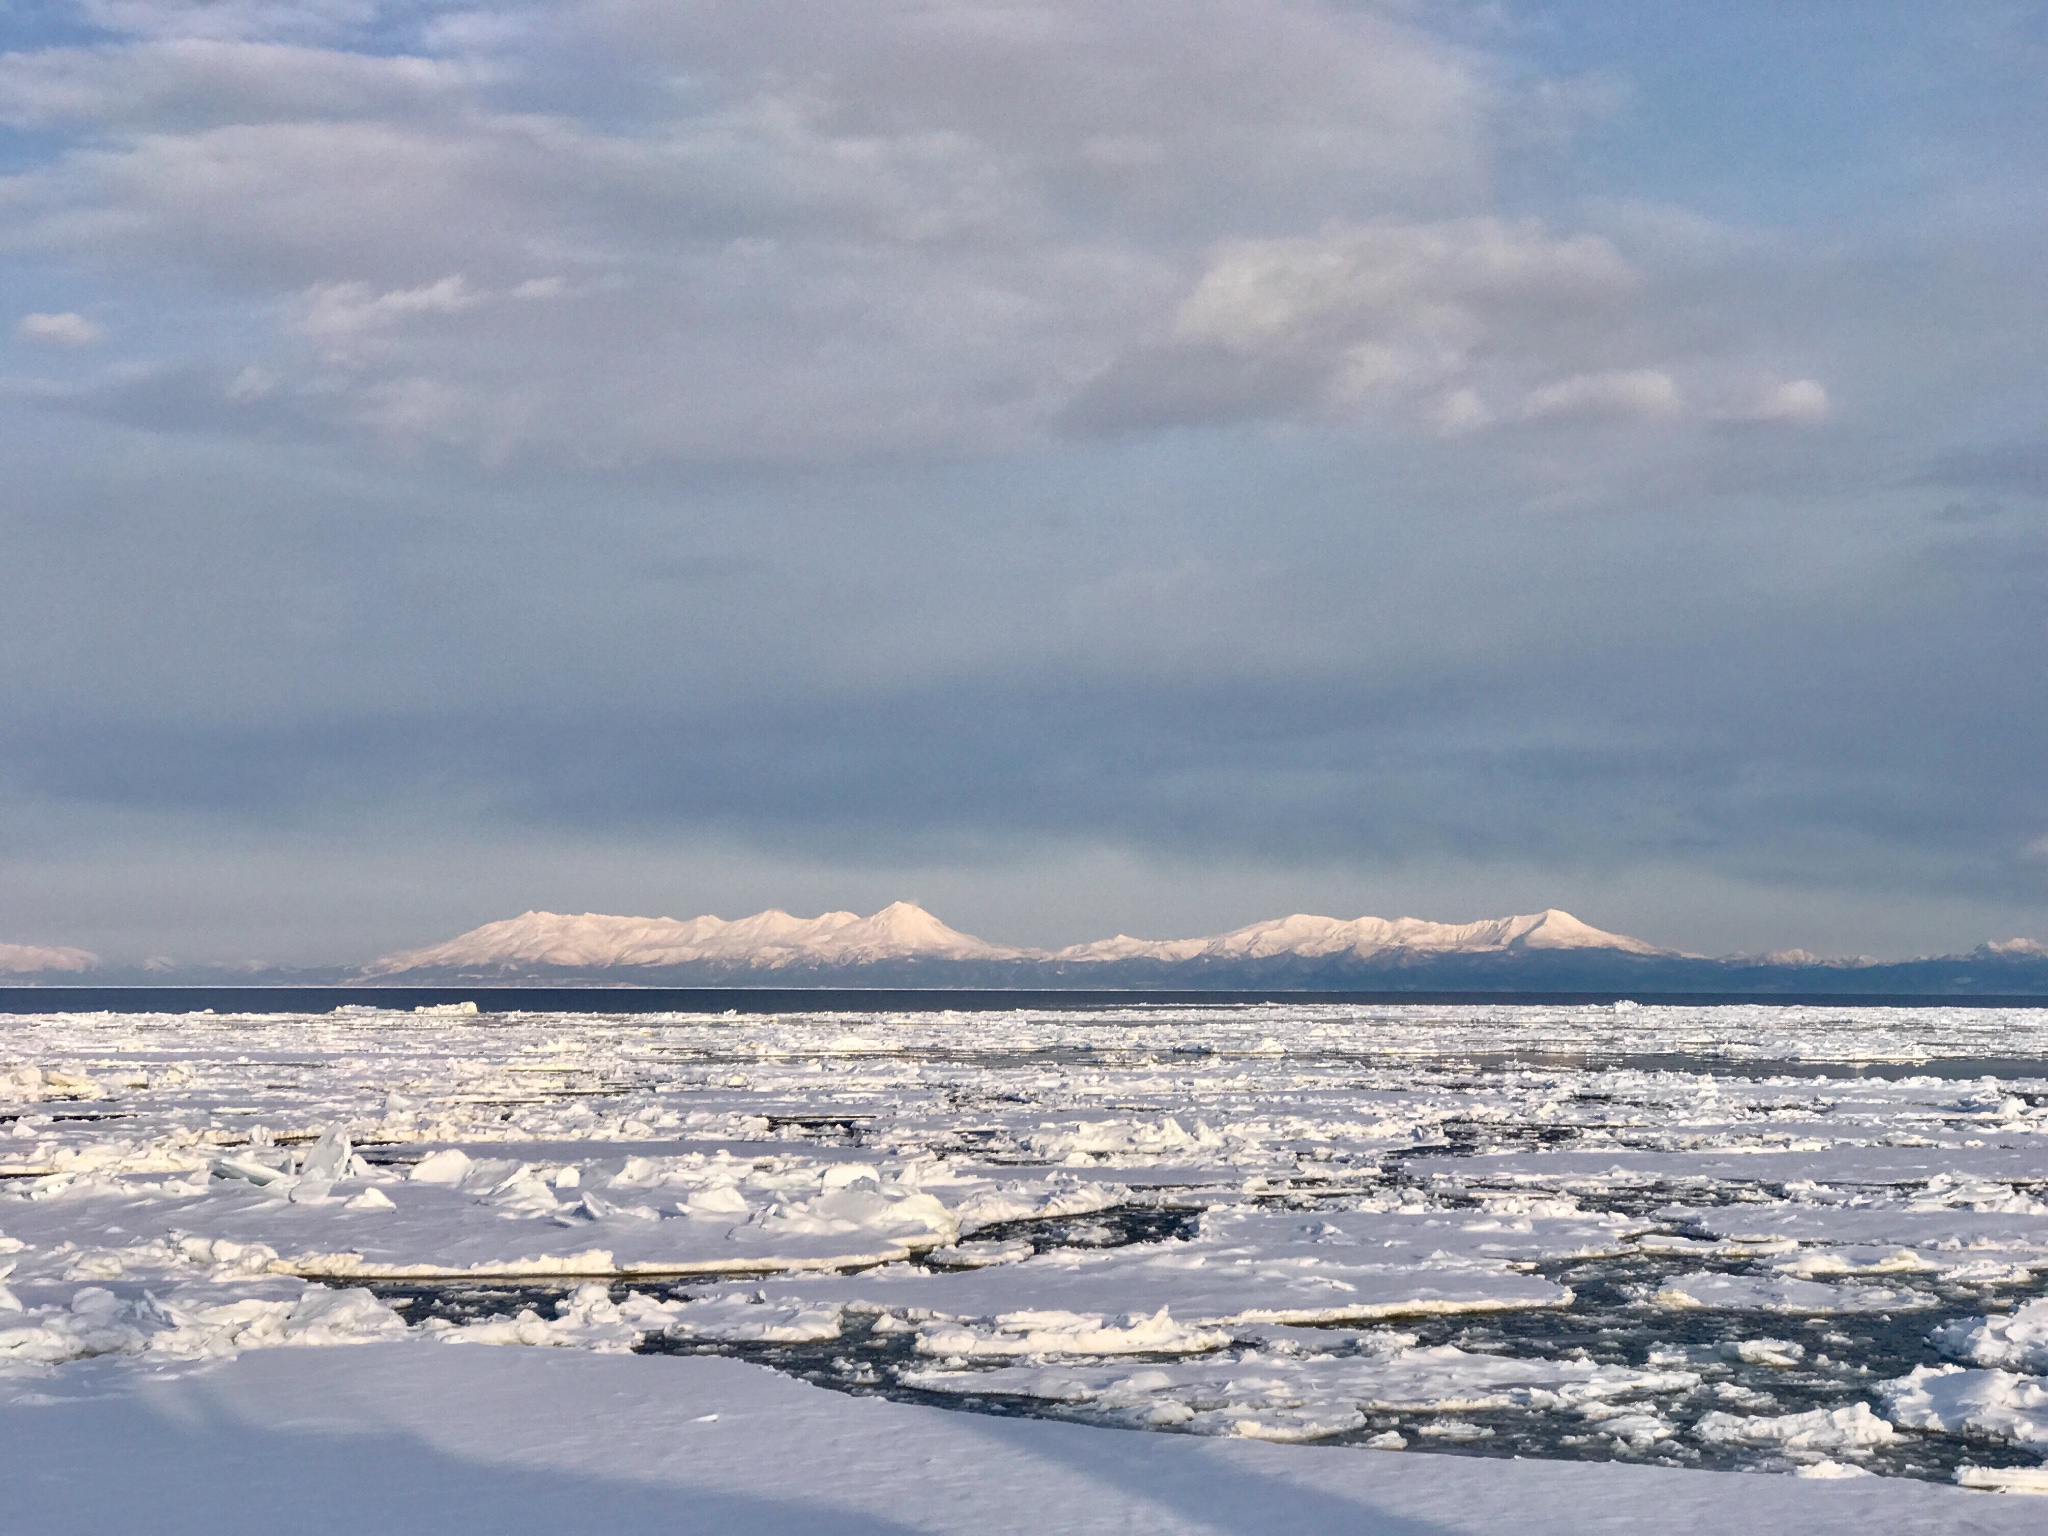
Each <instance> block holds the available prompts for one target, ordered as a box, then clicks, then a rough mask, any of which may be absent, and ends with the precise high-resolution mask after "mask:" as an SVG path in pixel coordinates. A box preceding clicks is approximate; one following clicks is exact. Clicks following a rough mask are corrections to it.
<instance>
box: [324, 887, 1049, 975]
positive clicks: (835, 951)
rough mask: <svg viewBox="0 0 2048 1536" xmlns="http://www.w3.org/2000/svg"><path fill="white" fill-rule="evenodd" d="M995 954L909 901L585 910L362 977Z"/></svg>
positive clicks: (501, 927)
mask: <svg viewBox="0 0 2048 1536" xmlns="http://www.w3.org/2000/svg"><path fill="white" fill-rule="evenodd" d="M1023 954H1024V952H1023V951H1021V950H1015V949H1004V948H1001V947H1000V946H997V945H994V944H989V943H987V942H985V941H984V940H981V939H977V938H976V937H974V935H972V934H969V933H961V932H959V931H957V930H956V929H952V928H948V927H947V926H946V925H945V924H944V923H942V922H940V921H939V920H938V919H937V918H936V917H934V916H932V914H931V913H929V912H927V911H925V910H924V908H922V907H920V906H918V905H916V904H915V903H913V902H907V901H898V902H893V903H891V904H890V905H889V906H886V907H884V908H883V909H882V910H881V911H879V912H877V913H875V914H874V915H873V916H872V917H862V916H860V915H859V914H858V913H855V912H826V913H823V914H821V915H820V916H818V917H813V918H803V917H793V916H791V915H790V914H789V913H787V912H784V911H782V910H781V909H780V908H776V907H771V908H769V909H768V910H767V911H765V912H757V913H755V914H754V915H753V916H752V917H742V918H736V919H733V920H731V921H727V920H726V919H725V918H722V917H709V916H706V917H694V918H691V919H690V920H689V921H687V922H679V921H677V920H676V919H675V918H672V917H613V916H608V915H606V914H604V913H598V912H585V913H582V914H580V915H578V916H573V917H572V916H568V915H565V914H563V913H559V912H525V913H522V914H521V915H520V916H518V917H513V918H506V919H504V920H502V921H499V922H495V923H485V924H484V925H483V926H482V927H480V928H472V929H471V930H470V931H469V932H468V933H464V934H459V935H457V936H456V937H455V938H452V939H450V940H448V941H447V942H446V943H443V944H436V945H432V946H430V947H428V948H426V949H414V950H406V951H404V952H402V953H400V954H395V955H386V956H384V957H383V958H382V959H379V960H374V961H372V962H371V963H370V964H369V965H367V966H365V967H364V968H363V971H362V975H363V976H364V977H365V978H366V979H367V978H372V977H377V978H382V977H394V976H403V975H406V974H408V973H412V972H419V971H449V970H454V971H464V972H471V973H475V972H484V973H491V972H496V973H499V974H507V973H513V972H519V971H527V970H609V969H612V968H614V967H642V968H645V967H659V966H680V965H714V966H724V967H731V968H735V969H745V970H783V969H787V968H789V967H792V966H796V967H811V966H838V965H865V964H871V963H873V962H875V961H878V960H916V959H943V960H1008V959H1019V958H1022V957H1023Z"/></svg>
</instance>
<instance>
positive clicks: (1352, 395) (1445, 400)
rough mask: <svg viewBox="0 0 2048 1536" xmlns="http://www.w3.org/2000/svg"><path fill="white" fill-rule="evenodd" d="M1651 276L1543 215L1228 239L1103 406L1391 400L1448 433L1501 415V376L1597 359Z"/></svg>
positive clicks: (1137, 413) (1157, 412)
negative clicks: (1495, 392)
mask: <svg viewBox="0 0 2048 1536" xmlns="http://www.w3.org/2000/svg"><path fill="white" fill-rule="evenodd" d="M1638 286H1639V282H1638V279H1637V276H1636V274H1635V272H1634V271H1633V269H1632V268H1631V267H1630V265H1629V263H1628V262H1627V260H1626V259H1625V258H1624V257H1623V256H1622V254H1621V252H1620V251H1618V250H1617V249H1616V248H1615V247H1614V246H1613V245H1612V244H1610V243H1609V242H1608V241H1606V240H1605V239H1602V238H1601V237H1599V236H1597V235H1589V234H1569V235H1558V234H1553V233H1552V232H1551V231H1550V230H1548V229H1547V228H1545V227H1544V226H1543V225H1542V224H1540V223H1538V222H1536V221H1533V220H1522V221H1507V220H1501V219H1492V218H1469V219H1455V220H1433V221H1428V222H1420V223H1418V222H1409V221H1393V220H1382V221H1378V222H1376V223H1373V224H1370V225H1365V226H1359V227H1354V228H1347V229H1337V230H1332V231H1329V232H1327V233H1325V234H1322V235H1318V236H1314V237H1308V238H1295V239H1285V240H1246V241H1233V242H1230V243H1228V244H1226V245H1224V246H1222V247H1220V248H1218V249H1217V250H1216V251H1215V252H1214V253H1213V254H1212V255H1211V258H1210V260H1209V263H1208V266H1207V268H1206V270H1205V271H1204V272H1203V273H1202V275H1201V277H1200V278H1199V279H1198V280H1197V281H1196V282H1195V284H1194V286H1193V288H1192V289H1191V291H1190V292H1189V293H1188V294H1187V296H1186V297H1185V299H1183V301H1182V302H1181V303H1180V305H1179V306H1178V308H1177V309H1176V311H1175V313H1174V315H1173V318H1172V321H1171V323H1170V325H1169V327H1168V328H1167V330H1166V334H1165V335H1164V336H1163V337H1160V338H1158V339H1155V340H1152V341H1149V342H1146V343H1143V344H1141V345H1140V346H1138V347H1136V348H1133V349H1131V350H1130V351H1128V352H1126V353H1125V354H1124V355H1123V356H1122V357H1120V358H1119V359H1117V360H1116V362H1115V363H1113V364H1112V365H1111V367H1110V368H1109V369H1108V370H1106V371H1105V373H1104V374H1103V375H1102V377H1101V378H1100V379H1099V380H1098V382H1097V385H1096V387H1095V390H1094V392H1093V396H1092V399H1091V400H1090V401H1089V402H1088V407H1089V408H1090V409H1092V410H1094V411H1096V412H1097V413H1099V414H1100V415H1101V416H1102V417H1103V418H1106V419H1107V421H1109V422H1110V423H1111V424H1118V423H1120V422H1130V421H1139V422H1142V421H1147V420H1172V419H1176V418H1181V419H1200V418H1203V417H1210V418H1214V417H1228V416H1261V415H1281V414H1302V415H1307V416H1310V417H1332V416H1347V415H1356V414H1366V413H1376V412H1387V411H1392V412H1394V413H1396V414H1397V415H1408V414H1413V415H1414V416H1415V417H1416V419H1418V420H1420V421H1422V422H1424V423H1425V424H1427V425H1430V426H1433V427H1434V428H1435V429H1436V430H1438V431H1445V430H1450V431H1469V430H1471V429H1472V428H1474V427H1477V426H1480V425H1483V424H1484V423H1485V422H1486V421H1487V420H1490V419H1491V416H1490V413H1489V412H1488V411H1487V410H1486V407H1485V404H1484V396H1485V393H1486V390H1487V388H1489V387H1493V388H1502V389H1507V390H1511V391H1512V392H1513V393H1516V394H1519V393H1522V392H1523V390H1524V388H1525V387H1526V385H1525V384H1524V383H1523V381H1524V380H1525V379H1526V378H1527V377H1528V376H1530V375H1534V376H1536V377H1541V376H1543V375H1545V374H1554V373H1556V372H1557V371H1558V369H1559V367H1560V365H1563V366H1567V367H1569V366H1571V365H1572V364H1573V363H1574V362H1578V361H1580V360H1582V359H1584V360H1592V359H1595V358H1597V357H1598V355H1599V353H1600V351H1601V350H1602V349H1603V347H1604V346H1605V345H1606V338H1607V337H1608V336H1609V335H1610V334H1611V333H1613V332H1614V331H1616V330H1618V329H1620V328H1621V321H1622V319H1623V317H1624V316H1625V315H1626V313H1627V311H1628V309H1629V307H1630V305H1631V303H1632V301H1633V299H1634V296H1635V294H1636V291H1637V289H1638Z"/></svg>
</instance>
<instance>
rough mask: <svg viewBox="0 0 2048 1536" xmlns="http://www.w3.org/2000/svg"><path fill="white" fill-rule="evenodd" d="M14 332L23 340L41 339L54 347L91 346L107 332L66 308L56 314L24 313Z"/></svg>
mask: <svg viewBox="0 0 2048 1536" xmlns="http://www.w3.org/2000/svg"><path fill="white" fill-rule="evenodd" d="M14 334H15V335H17V336H19V337H20V338H21V339H22V340H23V341H39V342H43V343H44V344H46V345H48V346H53V347H89V346H91V345H92V344H93V343H94V342H96V341H98V340H99V339H100V338H101V337H103V336H105V335H106V332H105V331H104V330H102V329H101V328H100V327H99V326H97V325H95V324H93V322H92V321H90V320H88V319H86V318H85V316H83V315H80V314H74V313H72V312H71V311H70V310H65V311H63V312H61V313H59V314H54V315H49V314H34V315H23V316H22V317H21V320H20V322H19V323H18V324H17V325H16V326H15V327H14Z"/></svg>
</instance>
